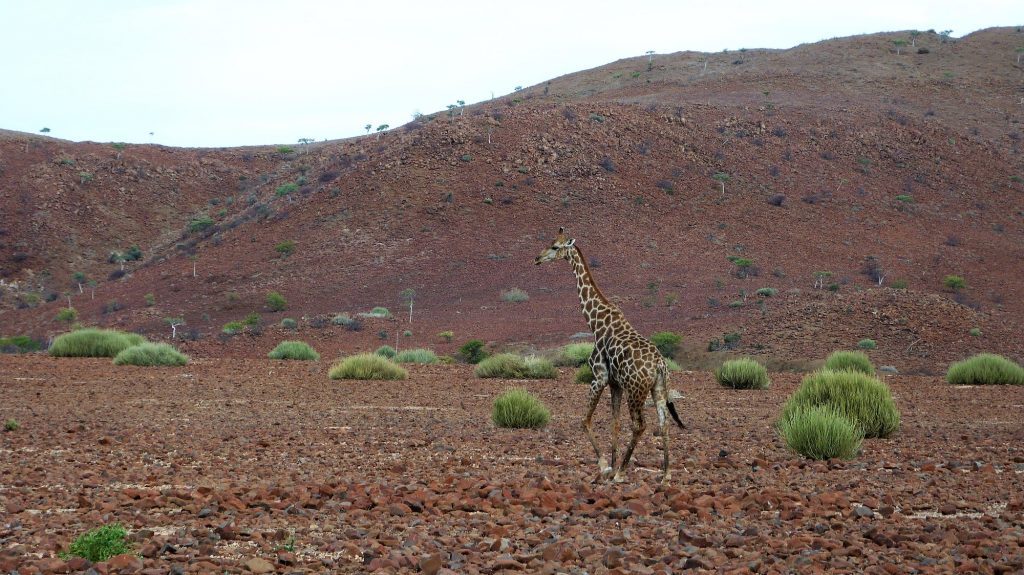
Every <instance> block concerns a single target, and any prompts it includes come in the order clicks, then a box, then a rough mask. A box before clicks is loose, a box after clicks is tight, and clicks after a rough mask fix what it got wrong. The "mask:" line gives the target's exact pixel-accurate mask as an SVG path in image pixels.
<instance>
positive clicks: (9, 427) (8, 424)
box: [4, 418, 21, 431]
mask: <svg viewBox="0 0 1024 575" xmlns="http://www.w3.org/2000/svg"><path fill="white" fill-rule="evenodd" d="M19 429H21V424H20V423H18V420H17V419H14V418H10V419H8V420H6V421H4V431H18V430H19Z"/></svg>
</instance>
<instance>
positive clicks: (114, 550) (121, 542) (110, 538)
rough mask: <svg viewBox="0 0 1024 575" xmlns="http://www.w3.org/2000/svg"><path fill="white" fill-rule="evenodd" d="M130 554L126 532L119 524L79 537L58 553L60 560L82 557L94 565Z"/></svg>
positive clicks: (97, 529)
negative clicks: (65, 549) (117, 556)
mask: <svg viewBox="0 0 1024 575" xmlns="http://www.w3.org/2000/svg"><path fill="white" fill-rule="evenodd" d="M131 552H132V546H131V545H130V544H129V543H128V531H127V530H125V528H124V527H123V526H122V525H121V524H120V523H111V524H110V525H104V526H103V527H99V528H96V529H93V530H92V531H89V532H88V533H85V534H82V535H79V536H78V538H77V539H75V540H74V541H73V542H72V543H71V545H69V546H68V549H67V551H64V552H62V553H60V554H59V555H60V557H61V558H62V559H65V560H66V559H69V558H71V557H82V558H84V559H88V560H89V561H92V562H94V563H97V562H100V561H106V560H107V559H110V558H111V557H113V556H115V555H124V554H126V553H131Z"/></svg>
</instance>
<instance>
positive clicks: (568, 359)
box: [554, 342, 594, 367]
mask: <svg viewBox="0 0 1024 575" xmlns="http://www.w3.org/2000/svg"><path fill="white" fill-rule="evenodd" d="M593 352H594V344H593V343H590V342H581V343H570V344H566V345H563V346H562V347H561V348H560V349H559V350H558V354H557V355H556V357H555V361H554V364H555V365H560V366H567V367H578V366H580V365H583V364H584V363H587V360H588V359H590V354H591V353H593Z"/></svg>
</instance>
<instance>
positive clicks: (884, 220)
mask: <svg viewBox="0 0 1024 575" xmlns="http://www.w3.org/2000/svg"><path fill="white" fill-rule="evenodd" d="M904 38H905V39H907V40H908V41H909V40H910V39H911V36H910V34H909V33H889V34H876V35H869V36H860V37H852V38H840V39H833V40H828V41H824V42H819V43H816V44H810V45H802V46H798V47H795V48H792V49H789V50H781V51H780V50H744V51H738V52H728V53H716V54H701V53H693V52H682V53H676V54H668V55H655V56H654V57H653V58H652V59H648V58H647V57H640V58H633V59H626V60H620V61H618V62H614V63H612V64H609V65H607V66H602V67H600V68H595V69H593V70H587V71H583V72H579V73H575V74H570V75H567V76H563V77H560V78H555V79H553V80H551V81H549V82H546V83H544V84H541V85H537V86H532V87H529V88H526V89H524V90H521V91H519V92H516V93H514V94H511V95H508V96H505V97H501V98H498V99H495V100H492V101H489V102H484V103H481V104H477V105H474V106H468V107H465V108H464V109H454V110H452V111H451V112H440V113H436V114H433V115H428V116H424V117H421V118H420V119H418V120H416V121H414V122H412V123H410V124H408V125H406V126H402V127H400V128H396V129H392V130H391V131H389V132H386V133H383V134H382V135H380V136H378V135H376V134H374V135H367V136H364V137H359V138H350V139H345V140H337V141H331V142H324V143H317V144H311V145H304V146H300V145H295V146H283V147H252V148H231V149H179V148H167V147H163V146H153V145H118V144H101V143H71V142H66V141H62V140H57V139H53V138H48V137H42V136H35V135H28V134H21V133H14V132H0V190H2V194H0V216H2V217H0V221H2V223H0V278H3V281H4V284H5V285H4V286H3V288H2V297H0V310H2V311H0V332H2V334H0V335H13V334H20V333H27V334H32V335H34V336H37V337H42V338H45V337H48V336H51V335H53V334H55V333H58V332H60V331H62V330H64V329H67V324H64V323H62V322H59V321H56V320H55V319H54V317H55V315H56V313H57V311H58V310H59V309H60V308H62V307H65V306H66V305H67V302H68V299H67V298H70V301H71V303H72V305H73V306H74V307H75V308H76V309H77V310H78V313H79V321H82V322H83V323H90V324H93V323H95V324H100V325H116V326H120V327H122V328H126V329H135V330H141V331H143V332H146V333H147V334H150V335H152V336H154V337H166V336H169V335H170V329H169V328H168V327H167V325H166V324H165V323H164V321H163V319H164V318H165V317H171V316H180V317H183V318H184V319H185V320H186V322H187V323H186V326H185V327H184V328H182V329H184V330H185V333H186V334H187V335H189V337H192V338H198V340H197V341H194V342H191V343H188V344H185V345H186V347H189V346H190V347H191V348H192V349H194V350H195V351H196V352H199V353H216V354H239V355H250V354H260V355H262V354H265V353H266V351H267V350H269V349H270V347H272V346H273V344H274V343H276V341H277V340H278V339H280V337H284V336H285V335H286V334H287V335H288V337H296V336H295V334H291V333H290V332H285V331H283V330H281V329H280V328H278V327H276V325H277V324H278V323H279V322H280V320H281V319H282V318H284V317H291V318H295V319H297V320H299V334H298V336H297V337H300V338H304V339H307V340H309V341H312V342H318V345H319V346H320V347H322V348H323V349H324V350H325V351H326V352H327V354H328V355H330V354H335V353H338V352H340V351H350V350H353V349H358V348H363V349H365V348H371V347H373V346H376V345H378V344H379V343H380V342H381V338H382V337H383V334H382V333H381V332H387V336H386V337H387V338H388V340H389V341H392V342H393V340H394V338H395V335H396V333H401V332H405V331H406V330H408V331H410V332H412V335H411V336H407V337H406V336H401V337H400V344H401V345H402V346H403V347H407V346H410V345H429V346H432V347H435V348H439V349H440V350H441V351H445V352H451V351H453V350H454V348H455V347H457V344H458V343H459V342H461V341H464V340H466V339H469V338H471V337H477V338H482V339H486V340H489V341H493V342H496V345H529V346H539V347H545V346H551V345H556V344H561V343H564V342H566V341H568V338H569V337H570V336H571V335H572V334H574V333H576V332H580V331H584V330H585V329H586V325H585V323H584V322H583V320H582V316H581V315H580V314H579V312H578V310H577V303H576V299H575V286H574V283H573V281H572V277H571V273H570V271H569V269H568V267H567V266H564V265H558V262H555V263H553V264H549V265H548V266H542V267H535V266H533V265H532V259H533V257H534V256H535V255H537V253H539V252H540V250H541V249H543V248H544V247H546V245H547V242H549V241H550V239H551V237H552V236H553V235H554V233H555V231H556V230H557V228H558V226H560V225H564V226H566V227H567V228H568V229H569V231H570V232H571V233H572V234H573V235H574V236H575V237H576V238H577V241H578V245H579V246H580V247H581V249H582V250H584V252H585V253H586V255H587V257H588V258H589V259H590V261H591V264H592V268H593V272H594V274H595V276H596V278H597V280H598V282H599V283H600V285H601V286H602V288H603V289H604V291H605V292H606V293H607V294H609V295H611V296H612V297H613V299H615V300H616V301H617V302H618V303H619V304H620V305H621V306H622V307H623V309H624V310H625V312H626V314H627V317H629V318H630V319H631V320H632V321H633V323H634V325H636V326H637V327H639V328H640V329H641V330H643V331H647V332H653V331H662V330H671V331H677V332H680V333H682V334H684V336H685V337H686V342H687V347H688V353H689V354H691V356H692V357H693V358H694V361H707V360H709V359H710V360H711V361H713V360H714V357H713V356H711V357H710V358H709V356H707V355H706V353H707V352H706V349H707V347H708V344H709V343H711V342H712V340H714V339H718V340H720V341H724V336H725V334H737V335H739V336H740V337H739V339H738V340H736V339H735V336H733V337H732V338H731V344H732V345H731V346H730V347H733V348H735V349H733V350H732V351H733V352H734V353H748V354H760V355H763V356H765V357H766V358H769V359H771V360H773V361H779V362H781V363H780V365H784V364H792V365H798V364H801V363H803V362H808V361H812V360H814V359H820V358H821V357H823V356H824V355H825V354H827V353H828V352H829V351H831V350H832V349H835V348H838V347H851V346H853V345H855V344H856V343H857V342H858V341H859V340H861V339H864V338H870V339H874V340H875V341H876V342H877V344H878V348H877V349H876V350H875V351H873V352H871V353H872V356H873V359H875V360H876V362H878V363H889V364H892V365H895V366H897V367H899V368H900V369H906V370H912V371H939V370H941V369H942V368H944V365H945V364H946V363H948V362H949V361H952V360H955V359H959V358H961V357H963V356H965V355H967V354H969V353H971V352H973V351H977V350H981V349H986V350H992V351H996V352H1000V353H1005V354H1007V355H1010V356H1013V357H1016V358H1017V359H1021V358H1022V356H1024V345H1022V343H1021V339H1020V337H1019V333H1020V329H1021V318H1022V317H1024V315H1022V314H1024V298H1022V297H1021V285H1020V273H1021V270H1022V267H1021V263H1020V262H1021V261H1024V259H1022V258H1024V226H1022V223H1024V221H1022V219H1024V161H1022V155H1021V147H1022V145H1024V142H1022V141H1021V139H1022V131H1024V130H1022V127H1021V124H1020V122H1021V120H1022V116H1024V103H1022V102H1024V66H1021V65H1019V64H1017V63H1016V54H1015V48H1016V47H1018V46H1020V45H1024V33H1022V32H1021V31H1020V30H1018V29H1016V28H997V29H989V30H983V31H980V32H977V33H974V34H971V35H969V36H967V37H965V38H962V39H960V40H951V39H948V38H944V37H941V36H939V35H937V34H934V33H922V34H920V35H919V36H917V37H916V38H914V46H909V45H908V46H905V47H903V46H901V47H899V53H897V46H896V44H895V43H894V42H893V41H894V40H900V39H904ZM133 246H134V247H135V248H133ZM289 251H291V253H290V254H289V253H288V252H289ZM126 257H127V258H128V261H124V262H123V263H122V261H120V260H122V259H125V258H126ZM122 265H123V270H122V269H121V268H122ZM76 272H77V273H79V274H83V275H84V276H85V279H84V281H83V282H78V281H77V280H76V276H75V274H76ZM817 272H829V274H828V275H825V274H820V273H817ZM816 274H817V275H816ZM949 275H956V276H959V277H961V278H963V280H964V282H965V283H966V287H965V288H963V289H959V290H956V291H953V290H951V289H949V288H946V287H944V285H943V279H944V278H945V277H946V276H949ZM77 279H82V278H81V277H80V276H79V277H78V278H77ZM90 280H91V281H92V282H94V284H91V283H90ZM819 280H820V281H819ZM80 283H81V286H79V284H80ZM11 284H14V285H11ZM408 288H412V289H414V290H415V292H416V297H415V300H414V304H413V321H412V323H411V324H409V323H408V316H407V311H408V310H407V309H406V312H400V308H402V306H403V304H402V303H401V301H400V297H399V293H400V292H401V291H403V290H405V289H408ZM512 288H519V289H521V290H523V291H525V292H526V294H528V296H529V299H528V300H527V301H524V302H510V301H505V298H503V295H502V294H503V291H507V290H511V289H512ZM761 288H771V289H772V290H776V293H775V294H774V295H771V296H765V295H758V293H757V290H759V289H761ZM270 291H277V292H279V293H281V294H282V295H283V296H284V297H285V299H286V300H287V307H286V309H285V310H284V311H276V312H275V311H271V310H269V309H268V307H267V304H266V301H265V297H266V295H267V293H268V292H270ZM761 293H762V294H764V293H770V292H767V291H762V292H761ZM374 306H385V307H388V308H390V309H391V310H392V312H393V313H394V314H395V316H396V318H393V319H387V320H382V319H375V318H365V319H364V320H363V324H364V326H363V329H362V330H361V331H352V330H349V329H346V328H345V327H344V326H341V325H335V324H333V323H331V322H330V320H331V319H332V318H333V317H334V316H335V315H336V314H338V313H342V312H345V313H348V314H350V315H352V316H356V314H358V313H359V312H365V311H368V310H369V309H370V308H372V307H374ZM250 312H257V313H259V314H260V315H261V318H262V322H263V324H264V325H265V326H266V327H264V329H263V330H262V331H263V333H264V335H263V336H250V335H241V336H235V337H224V336H222V335H221V332H222V326H223V324H224V323H226V322H228V321H233V320H240V319H242V318H244V317H245V316H246V315H247V314H249V313H250ZM972 328H978V329H979V330H980V332H981V335H977V336H973V335H970V333H969V332H970V330H971V329H972ZM442 330H453V331H454V332H455V338H454V341H453V342H452V343H445V342H443V341H441V340H439V339H438V337H437V336H436V334H437V333H438V332H439V331H442ZM250 331H251V330H250ZM279 332H280V333H279ZM264 348H266V349H264Z"/></svg>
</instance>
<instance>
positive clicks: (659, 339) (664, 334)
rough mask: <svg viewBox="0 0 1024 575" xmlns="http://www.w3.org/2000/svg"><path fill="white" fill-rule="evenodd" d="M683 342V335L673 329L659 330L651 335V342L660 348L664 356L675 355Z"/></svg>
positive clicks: (659, 350)
mask: <svg viewBox="0 0 1024 575" xmlns="http://www.w3.org/2000/svg"><path fill="white" fill-rule="evenodd" d="M682 342H683V336H681V335H679V334H677V333H672V332H671V331H659V332H658V333H656V334H654V335H652V336H651V343H653V344H654V346H655V347H657V348H658V352H659V353H661V355H662V357H669V358H671V357H675V355H676V352H677V351H679V344H681V343H682Z"/></svg>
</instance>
